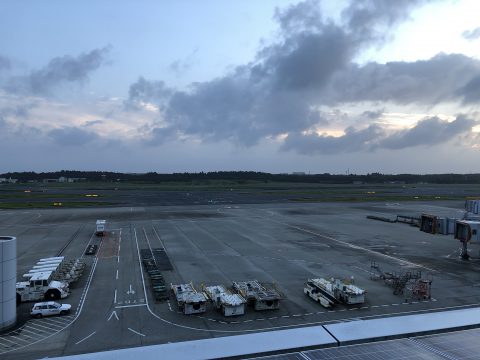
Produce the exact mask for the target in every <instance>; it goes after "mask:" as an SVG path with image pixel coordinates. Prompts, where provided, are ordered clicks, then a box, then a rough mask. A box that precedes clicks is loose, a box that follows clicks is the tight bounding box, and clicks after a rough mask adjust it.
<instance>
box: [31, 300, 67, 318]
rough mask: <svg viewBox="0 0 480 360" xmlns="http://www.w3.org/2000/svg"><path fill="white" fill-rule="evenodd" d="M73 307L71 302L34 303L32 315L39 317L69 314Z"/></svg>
mask: <svg viewBox="0 0 480 360" xmlns="http://www.w3.org/2000/svg"><path fill="white" fill-rule="evenodd" d="M71 309H72V305H70V304H59V303H57V302H55V301H47V302H40V303H36V304H35V305H33V308H32V310H31V311H30V315H32V316H35V317H37V318H41V317H43V316H51V315H67V314H68V313H70V310H71Z"/></svg>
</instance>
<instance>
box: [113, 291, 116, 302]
mask: <svg viewBox="0 0 480 360" xmlns="http://www.w3.org/2000/svg"><path fill="white" fill-rule="evenodd" d="M113 303H114V304H116V303H117V289H115V294H114V295H113Z"/></svg>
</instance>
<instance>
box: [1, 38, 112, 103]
mask: <svg viewBox="0 0 480 360" xmlns="http://www.w3.org/2000/svg"><path fill="white" fill-rule="evenodd" d="M109 51H110V47H104V48H101V49H94V50H92V51H90V52H88V53H83V54H80V55H78V56H77V57H73V56H70V55H65V56H62V57H57V58H54V59H52V60H51V61H50V62H49V63H48V64H47V65H46V66H45V67H43V68H42V69H39V70H35V71H32V72H31V73H30V74H29V75H26V76H17V77H13V78H10V79H9V81H7V83H6V85H5V89H6V90H7V91H9V92H13V93H16V94H23V95H51V94H52V92H53V91H54V90H55V89H56V88H57V87H58V86H61V85H65V84H72V83H78V82H80V83H81V82H84V81H86V80H87V79H88V76H89V75H90V73H91V72H93V71H95V70H97V69H98V68H99V67H100V66H102V65H104V64H106V63H107V55H108V53H109Z"/></svg>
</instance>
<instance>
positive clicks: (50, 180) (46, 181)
mask: <svg viewBox="0 0 480 360" xmlns="http://www.w3.org/2000/svg"><path fill="white" fill-rule="evenodd" d="M42 181H43V182H44V183H57V182H58V179H43V180H42Z"/></svg>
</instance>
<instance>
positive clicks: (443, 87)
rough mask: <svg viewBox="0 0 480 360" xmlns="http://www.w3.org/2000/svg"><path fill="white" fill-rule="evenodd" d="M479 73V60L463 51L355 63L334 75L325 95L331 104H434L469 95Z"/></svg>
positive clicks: (464, 97) (460, 98) (462, 98)
mask: <svg viewBox="0 0 480 360" xmlns="http://www.w3.org/2000/svg"><path fill="white" fill-rule="evenodd" d="M479 75H480V61H479V60H476V59H473V58H469V57H467V56H465V55H460V54H449V55H447V54H438V55H436V56H434V57H433V58H431V59H428V60H419V61H415V62H405V61H396V62H388V63H386V64H378V63H369V64H366V65H364V66H359V65H357V64H353V63H352V64H351V65H350V66H349V68H348V69H346V70H345V71H343V72H340V73H337V74H336V75H335V77H334V78H333V79H332V82H331V84H330V87H329V88H328V89H327V90H326V91H324V93H323V94H324V96H325V98H327V99H328V102H329V103H331V104H337V103H346V102H364V101H390V102H392V103H396V104H425V105H435V104H437V103H439V102H441V101H452V100H464V99H466V98H468V97H469V92H470V90H472V89H470V88H465V86H466V85H467V84H468V83H469V82H471V81H472V79H474V78H475V77H476V76H479ZM461 88H463V91H459V89H461Z"/></svg>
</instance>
